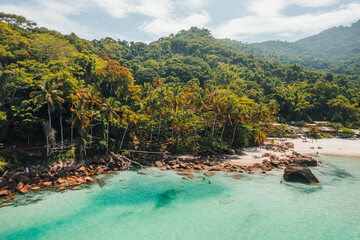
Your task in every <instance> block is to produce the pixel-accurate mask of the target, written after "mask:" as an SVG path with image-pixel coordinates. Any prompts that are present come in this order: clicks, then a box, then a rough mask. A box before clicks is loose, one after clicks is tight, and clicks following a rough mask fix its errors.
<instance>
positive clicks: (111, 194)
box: [0, 157, 360, 240]
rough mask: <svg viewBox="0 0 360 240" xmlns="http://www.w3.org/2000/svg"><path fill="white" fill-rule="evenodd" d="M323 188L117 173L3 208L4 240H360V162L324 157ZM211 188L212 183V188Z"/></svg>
mask: <svg viewBox="0 0 360 240" xmlns="http://www.w3.org/2000/svg"><path fill="white" fill-rule="evenodd" d="M319 160H322V161H324V162H326V163H327V165H326V166H325V167H316V168H311V169H312V171H313V172H314V174H315V175H316V176H317V177H318V179H319V180H320V181H321V183H320V184H315V185H307V184H300V183H289V182H283V183H280V180H281V179H282V172H283V171H271V172H270V173H271V174H272V175H264V174H251V175H250V174H244V176H245V177H244V178H241V179H234V178H232V177H231V176H232V175H233V174H234V173H228V174H226V173H217V174H215V175H213V176H211V177H205V180H204V179H203V177H204V175H203V174H202V173H196V174H194V175H195V178H194V179H186V180H185V179H183V178H182V176H180V175H177V174H176V172H173V171H160V170H158V169H156V168H151V169H148V170H146V175H139V174H137V172H136V171H126V172H118V173H116V174H112V175H106V176H104V179H103V180H101V181H100V182H98V183H95V184H92V185H89V186H86V187H83V188H80V189H79V190H66V191H63V192H52V191H43V192H38V193H29V194H26V195H21V196H18V197H17V198H16V199H15V201H14V204H13V205H11V206H7V207H2V208H0V239H16V240H19V239H47V240H49V239H78V240H79V239H127V240H137V239H141V240H144V239H149V240H151V239H156V240H160V239H166V240H169V239H177V240H182V239H186V240H191V239H196V240H201V239H207V240H209V239H210V240H211V239H214V240H215V239H216V240H217V239H219V240H223V239H226V240H232V239H267V240H269V239H277V240H281V239H313V240H315V239H319V240H325V239H326V240H330V239H342V240H345V239H360V160H359V159H347V158H335V157H320V158H319ZM209 181H210V183H209Z"/></svg>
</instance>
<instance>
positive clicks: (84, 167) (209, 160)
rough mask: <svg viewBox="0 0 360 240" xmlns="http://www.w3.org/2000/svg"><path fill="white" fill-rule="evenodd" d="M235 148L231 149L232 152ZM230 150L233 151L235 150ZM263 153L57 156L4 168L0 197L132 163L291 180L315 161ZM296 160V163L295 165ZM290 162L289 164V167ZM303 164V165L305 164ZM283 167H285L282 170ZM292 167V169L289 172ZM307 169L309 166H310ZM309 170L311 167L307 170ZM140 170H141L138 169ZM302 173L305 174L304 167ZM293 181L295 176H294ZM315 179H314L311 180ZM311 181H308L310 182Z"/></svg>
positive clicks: (69, 184) (83, 179) (70, 183)
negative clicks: (277, 172)
mask: <svg viewBox="0 0 360 240" xmlns="http://www.w3.org/2000/svg"><path fill="white" fill-rule="evenodd" d="M293 147H294V145H293V144H292V143H289V142H285V143H272V144H267V145H266V146H265V148H266V149H267V150H270V151H272V152H280V153H285V152H286V151H287V150H289V149H291V148H293ZM232 152H234V153H235V151H230V152H229V153H232ZM234 153H232V154H234ZM262 157H268V159H265V160H263V161H262V163H256V164H254V165H253V166H240V165H237V164H233V163H232V162H229V161H224V159H225V160H226V156H225V157H224V156H212V157H209V156H208V157H206V158H205V159H204V158H203V159H201V158H196V157H192V156H188V157H184V156H182V157H179V156H173V155H164V156H162V155H154V154H152V155H149V154H137V155H133V156H132V158H133V159H136V161H132V160H130V159H128V158H127V157H125V156H121V155H115V154H113V153H111V154H110V155H107V156H102V157H99V156H94V157H92V158H90V159H87V160H86V161H83V162H81V163H75V162H74V161H71V162H64V161H61V160H59V161H58V162H56V163H53V164H50V165H48V166H30V167H28V168H26V169H25V168H20V169H15V170H12V171H8V172H6V173H5V174H4V175H3V176H2V177H1V178H0V198H6V199H8V200H11V199H13V198H14V197H15V194H16V193H23V194H24V193H27V192H29V191H36V190H45V189H55V190H58V191H61V190H64V189H66V188H73V187H75V186H78V185H81V184H86V183H93V182H96V181H98V180H99V178H93V176H96V175H101V174H106V173H114V172H116V171H122V170H127V169H129V168H131V167H141V168H143V167H149V166H152V167H158V168H160V169H161V170H174V171H177V172H178V174H179V175H183V176H184V177H185V178H190V179H191V178H194V175H193V174H192V172H201V171H202V172H203V174H204V175H205V176H211V175H214V174H215V173H216V172H218V171H222V172H238V173H243V172H246V173H249V174H252V173H254V172H256V171H258V172H261V173H266V172H268V171H271V170H272V169H285V168H286V169H288V170H289V174H287V175H286V177H285V175H284V178H285V179H287V180H291V179H292V178H291V176H293V175H294V173H293V172H294V171H295V170H299V169H300V168H299V167H297V168H295V167H294V166H295V165H298V166H306V167H307V166H317V161H316V160H314V159H313V158H311V157H309V156H305V155H302V154H299V153H296V152H295V151H293V152H292V154H290V155H282V156H281V157H279V156H278V155H276V154H273V153H264V154H263V155H262ZM294 164H295V165H294ZM290 166H291V167H290ZM304 168H305V167H304ZM285 171H286V170H285ZM290 171H291V172H290ZM309 171H310V170H309ZM310 172H311V171H310ZM139 174H144V172H143V171H139ZM303 175H306V176H308V175H307V170H305V173H304V174H303ZM241 177H242V175H240V174H236V177H234V178H241ZM295 181H296V179H295ZM311 181H312V182H314V181H315V180H314V181H313V180H311ZM311 181H310V182H311Z"/></svg>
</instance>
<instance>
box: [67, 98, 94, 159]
mask: <svg viewBox="0 0 360 240" xmlns="http://www.w3.org/2000/svg"><path fill="white" fill-rule="evenodd" d="M70 111H71V112H72V117H71V119H70V123H71V126H74V125H76V126H77V128H78V131H79V135H80V155H82V152H83V151H84V152H85V156H86V139H85V135H86V128H87V127H88V126H89V124H90V118H91V116H92V113H91V111H90V110H89V109H88V108H86V105H85V101H84V99H79V101H77V102H73V107H72V108H70Z"/></svg>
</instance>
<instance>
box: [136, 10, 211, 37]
mask: <svg viewBox="0 0 360 240" xmlns="http://www.w3.org/2000/svg"><path fill="white" fill-rule="evenodd" d="M209 21H210V16H209V15H208V14H207V13H206V12H203V13H194V14H191V15H189V16H187V17H185V18H179V19H168V18H156V19H154V20H152V21H149V22H145V23H144V24H143V25H141V27H140V29H141V30H142V31H144V32H146V33H149V34H152V35H155V36H157V37H160V36H164V35H168V34H170V33H175V32H177V31H179V30H181V29H188V28H190V27H192V26H197V27H204V26H205V25H207V24H208V23H209Z"/></svg>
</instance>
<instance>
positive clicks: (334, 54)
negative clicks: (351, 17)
mask: <svg viewBox="0 0 360 240" xmlns="http://www.w3.org/2000/svg"><path fill="white" fill-rule="evenodd" d="M221 41H222V42H223V43H224V44H226V45H229V46H233V47H236V48H237V49H239V50H241V51H244V52H247V53H249V54H253V55H255V56H258V57H263V58H265V59H267V60H273V61H279V62H280V63H281V64H285V65H291V64H299V65H300V66H302V67H305V68H308V69H311V70H316V71H321V72H325V73H326V72H331V73H333V74H344V75H347V76H348V77H349V79H351V80H353V81H354V82H357V83H358V84H360V20H359V21H358V22H356V23H353V24H352V25H351V26H350V27H343V26H340V27H333V28H330V29H327V30H325V31H323V32H321V33H319V34H317V35H313V36H311V37H307V38H304V39H300V40H298V41H296V42H282V41H267V42H262V43H252V44H245V43H241V42H237V41H233V40H229V39H223V40H221Z"/></svg>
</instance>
